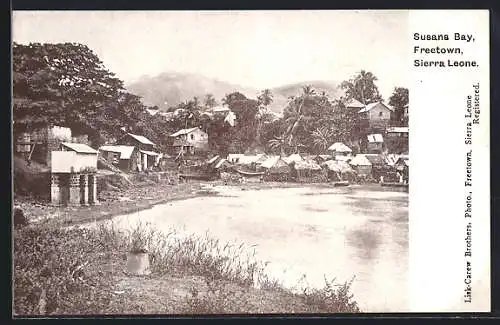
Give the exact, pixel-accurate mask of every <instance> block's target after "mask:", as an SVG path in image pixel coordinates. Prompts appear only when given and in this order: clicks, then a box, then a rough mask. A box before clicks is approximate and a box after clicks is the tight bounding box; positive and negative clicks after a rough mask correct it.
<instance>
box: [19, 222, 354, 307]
mask: <svg viewBox="0 0 500 325" xmlns="http://www.w3.org/2000/svg"><path fill="white" fill-rule="evenodd" d="M134 240H135V241H137V240H139V241H140V242H142V243H143V244H145V246H146V247H148V248H149V251H150V257H151V271H152V273H151V275H148V276H143V277H137V276H128V275H127V274H126V272H124V270H125V265H126V256H127V252H128V251H129V250H130V245H131V243H132V242H133V241H134ZM248 252H249V250H248V249H247V247H245V245H242V244H241V245H236V243H233V244H231V243H220V242H219V241H218V240H216V239H214V238H211V237H209V236H201V237H200V236H190V237H180V236H177V234H176V233H175V232H172V233H170V234H166V235H165V234H162V233H160V232H157V231H155V230H153V229H150V228H147V227H144V226H140V225H139V226H138V227H137V228H136V229H134V230H133V231H131V232H124V231H119V230H117V229H114V228H113V227H112V226H102V225H101V226H98V227H96V228H92V229H79V228H72V229H62V228H55V227H52V226H48V225H31V226H28V227H25V228H23V229H18V230H15V232H14V267H15V271H14V313H15V314H17V315H38V314H44V315H61V314H66V315H70V314H73V315H81V314H137V313H143V314H207V313H208V314H209V313H337V312H358V311H359V309H358V307H357V304H356V302H354V301H352V297H351V295H350V292H349V287H350V284H349V283H344V284H342V285H340V286H337V285H335V283H333V281H325V287H324V288H322V289H312V288H303V290H302V292H300V293H293V292H291V291H289V290H288V289H286V288H284V287H283V286H282V285H281V284H280V283H279V282H278V281H275V280H273V279H270V278H269V277H268V276H267V275H266V271H265V266H266V264H265V263H262V262H260V261H257V260H256V259H255V256H254V255H253V254H251V253H248Z"/></svg>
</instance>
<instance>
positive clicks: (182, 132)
mask: <svg viewBox="0 0 500 325" xmlns="http://www.w3.org/2000/svg"><path fill="white" fill-rule="evenodd" d="M196 129H198V127H194V128H189V129H182V130H179V131H177V132H175V133H172V134H171V135H170V136H171V137H177V136H179V135H183V134H189V133H191V132H193V131H194V130H196Z"/></svg>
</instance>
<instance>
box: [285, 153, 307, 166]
mask: <svg viewBox="0 0 500 325" xmlns="http://www.w3.org/2000/svg"><path fill="white" fill-rule="evenodd" d="M283 160H284V161H286V163H287V164H293V163H295V162H299V161H304V158H302V156H301V155H299V154H298V153H294V154H292V155H290V156H288V157H285V158H283Z"/></svg>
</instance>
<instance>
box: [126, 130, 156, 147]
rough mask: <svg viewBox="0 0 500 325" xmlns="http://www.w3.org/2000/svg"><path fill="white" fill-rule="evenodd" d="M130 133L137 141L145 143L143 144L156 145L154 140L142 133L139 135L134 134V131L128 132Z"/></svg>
mask: <svg viewBox="0 0 500 325" xmlns="http://www.w3.org/2000/svg"><path fill="white" fill-rule="evenodd" d="M127 134H128V135H130V136H131V137H132V138H134V139H136V140H137V141H139V142H140V143H143V144H150V145H153V146H154V145H155V144H154V143H153V142H151V141H150V140H149V139H148V138H146V137H144V136H142V135H137V134H132V133H127Z"/></svg>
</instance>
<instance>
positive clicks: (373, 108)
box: [358, 102, 393, 133]
mask: <svg viewBox="0 0 500 325" xmlns="http://www.w3.org/2000/svg"><path fill="white" fill-rule="evenodd" d="M358 113H359V114H360V117H361V118H362V119H363V120H364V121H365V122H366V125H367V126H368V128H369V130H370V131H372V132H374V133H375V132H383V131H384V130H385V129H386V128H387V127H388V126H389V123H390V121H391V116H392V113H393V109H392V108H390V107H388V106H386V105H384V104H383V103H382V102H376V103H371V104H368V105H366V106H365V107H363V108H361V109H360V110H359V111H358Z"/></svg>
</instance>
